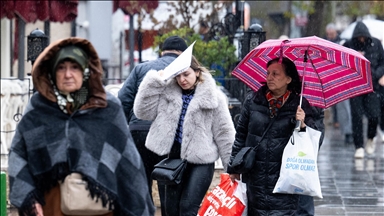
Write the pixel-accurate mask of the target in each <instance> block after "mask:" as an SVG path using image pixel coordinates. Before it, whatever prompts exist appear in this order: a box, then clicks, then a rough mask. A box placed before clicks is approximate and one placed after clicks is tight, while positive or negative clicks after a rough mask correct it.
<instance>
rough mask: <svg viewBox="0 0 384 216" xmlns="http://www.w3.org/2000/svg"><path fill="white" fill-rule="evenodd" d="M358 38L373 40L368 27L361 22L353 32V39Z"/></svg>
mask: <svg viewBox="0 0 384 216" xmlns="http://www.w3.org/2000/svg"><path fill="white" fill-rule="evenodd" d="M357 37H366V38H371V34H370V33H369V30H368V28H367V26H366V25H365V24H364V23H363V22H361V21H358V22H357V23H356V26H355V29H354V30H353V33H352V38H357Z"/></svg>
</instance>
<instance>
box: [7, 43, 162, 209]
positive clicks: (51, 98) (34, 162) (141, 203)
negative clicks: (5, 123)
mask: <svg viewBox="0 0 384 216" xmlns="http://www.w3.org/2000/svg"><path fill="white" fill-rule="evenodd" d="M102 71H103V70H102V67H101V62H100V59H99V57H98V54H97V52H96V50H95V48H94V47H93V45H92V44H91V43H90V42H89V41H88V40H86V39H82V38H67V39H63V40H59V41H57V42H54V43H52V44H51V45H49V46H48V47H47V48H46V49H45V50H44V51H43V52H42V53H41V54H40V55H39V57H38V58H37V60H36V62H35V63H34V65H33V69H32V77H33V84H34V87H35V88H36V90H37V92H35V93H34V94H33V96H32V97H31V99H30V102H29V104H28V108H27V109H26V111H25V113H24V115H23V118H22V119H21V121H20V123H19V124H18V126H17V129H16V134H15V136H14V138H13V141H12V147H11V150H10V154H9V168H8V174H9V183H10V184H9V188H10V194H9V199H10V201H11V203H12V204H13V205H14V206H16V207H17V208H18V210H19V215H38V216H43V215H46V216H48V215H49V216H64V214H63V213H62V211H61V207H60V205H61V204H60V203H61V201H60V200H61V197H60V196H61V195H62V194H61V191H60V186H59V181H63V180H64V179H65V177H66V176H68V175H69V174H72V173H78V174H81V176H82V179H83V180H84V181H86V183H87V185H88V186H87V188H86V189H88V190H89V192H90V193H91V194H92V197H93V196H95V197H97V198H98V199H99V200H98V202H103V205H104V207H111V209H112V210H113V212H110V213H106V215H142V216H147V215H153V214H154V211H155V208H154V206H153V203H152V201H151V198H150V196H149V193H148V188H147V184H145V183H144V182H146V180H147V179H146V175H145V171H144V166H143V164H142V162H141V158H140V155H139V153H138V152H137V150H136V148H135V145H134V143H133V140H132V137H131V134H130V133H129V131H128V127H127V124H126V122H125V121H124V114H123V109H122V107H121V103H120V101H119V100H118V99H117V98H116V97H114V96H112V95H111V94H110V93H106V92H105V90H104V88H103V85H102V80H101V78H102ZM66 181H68V180H66ZM85 187H86V186H85V185H84V188H85ZM71 199H73V198H71Z"/></svg>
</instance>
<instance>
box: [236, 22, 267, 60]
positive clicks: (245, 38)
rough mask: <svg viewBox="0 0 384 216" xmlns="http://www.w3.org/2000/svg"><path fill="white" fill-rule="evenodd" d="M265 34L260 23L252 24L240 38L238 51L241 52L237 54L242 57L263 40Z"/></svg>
mask: <svg viewBox="0 0 384 216" xmlns="http://www.w3.org/2000/svg"><path fill="white" fill-rule="evenodd" d="M265 34H266V32H265V31H263V27H262V26H261V25H260V24H257V23H256V24H252V25H251V26H250V27H249V28H248V30H247V31H245V32H244V34H243V35H242V37H241V38H240V45H241V49H239V51H240V52H241V54H240V55H239V56H241V58H242V59H243V58H244V57H245V56H246V55H247V54H248V53H249V52H250V51H251V50H253V49H254V48H256V47H257V46H259V45H260V44H261V43H262V42H264V41H265V39H266V36H265Z"/></svg>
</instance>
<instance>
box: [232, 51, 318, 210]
mask: <svg viewBox="0 0 384 216" xmlns="http://www.w3.org/2000/svg"><path fill="white" fill-rule="evenodd" d="M267 71H268V72H267V73H268V75H267V82H266V85H264V86H263V87H261V88H260V89H259V90H258V91H257V92H251V93H249V94H248V95H247V98H246V100H245V101H244V104H243V107H242V110H241V114H240V118H239V121H238V124H237V127H236V139H235V142H234V145H233V148H232V154H231V158H230V162H229V168H228V173H230V174H231V178H232V180H234V179H235V178H236V179H240V178H239V177H240V173H237V172H236V170H234V169H233V168H232V167H230V164H231V162H232V160H233V159H234V157H235V156H236V154H237V153H238V152H239V151H240V150H241V148H243V147H246V146H255V145H257V147H256V158H255V163H254V165H253V168H252V169H251V170H250V171H249V172H248V173H242V174H243V176H242V179H243V182H245V183H247V197H248V215H252V216H257V215H294V214H295V212H296V209H297V205H298V195H292V194H274V193H272V191H273V189H274V187H275V184H276V182H277V180H278V178H279V173H280V167H281V159H282V155H283V151H284V148H285V146H286V144H287V143H288V140H289V138H290V137H291V135H292V132H293V130H294V128H295V124H296V120H299V121H300V122H301V126H300V131H305V128H306V125H308V126H309V127H311V128H314V129H317V127H316V125H315V122H314V120H313V116H312V109H311V107H310V105H309V103H308V101H307V100H306V99H305V98H303V100H302V106H301V107H300V106H299V103H300V95H299V94H300V92H301V81H300V78H299V74H298V72H297V69H296V66H295V64H294V63H293V62H292V61H291V60H289V59H287V58H282V61H281V63H279V58H276V59H273V60H271V61H269V62H268V64H267ZM274 118H276V119H275V121H274V122H273V123H272V125H271V127H270V129H269V130H268V131H267V132H266V134H265V136H264V138H263V139H262V140H261V142H260V139H261V137H262V135H263V133H264V131H265V129H266V128H267V125H268V124H269V123H270V122H271V121H272V120H273V119H274Z"/></svg>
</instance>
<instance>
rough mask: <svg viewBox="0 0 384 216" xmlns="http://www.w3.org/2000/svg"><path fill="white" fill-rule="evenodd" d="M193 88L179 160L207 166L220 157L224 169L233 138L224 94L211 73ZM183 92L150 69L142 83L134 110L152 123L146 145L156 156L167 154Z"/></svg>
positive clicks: (175, 84)
mask: <svg viewBox="0 0 384 216" xmlns="http://www.w3.org/2000/svg"><path fill="white" fill-rule="evenodd" d="M202 76H203V77H204V82H202V83H199V84H198V85H197V87H196V91H195V94H194V96H193V99H192V100H191V102H190V104H189V106H188V109H187V112H186V114H185V119H184V125H183V139H182V140H183V141H182V144H181V155H180V156H181V158H183V159H186V160H187V161H188V162H190V163H195V164H207V163H213V162H215V161H216V160H217V159H218V158H219V156H220V158H221V160H222V162H223V165H224V168H225V169H226V168H227V165H228V161H229V157H230V155H231V151H232V144H233V142H234V139H235V128H234V125H233V122H232V119H231V115H230V113H229V110H228V105H227V103H226V98H225V95H224V94H223V93H222V92H221V91H220V90H219V89H218V88H217V87H216V83H215V80H214V79H213V78H212V76H211V75H210V74H207V73H202ZM182 104H183V101H182V89H181V88H180V86H179V85H178V84H177V82H176V80H175V79H172V80H169V81H167V82H165V81H163V80H162V78H161V77H160V76H159V74H158V72H157V71H155V70H151V71H149V72H148V73H147V75H146V76H145V78H144V79H143V81H142V82H141V84H140V86H139V90H138V94H137V96H136V99H135V103H134V106H133V110H134V113H135V115H136V116H137V117H138V118H140V119H144V120H153V123H152V125H151V128H150V130H149V133H148V136H147V140H146V143H145V146H146V147H147V148H148V149H149V150H151V151H153V152H155V153H156V154H158V155H166V154H168V153H169V152H170V150H171V148H172V145H173V142H174V138H175V134H176V128H177V124H178V121H179V118H180V114H181V110H182Z"/></svg>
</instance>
